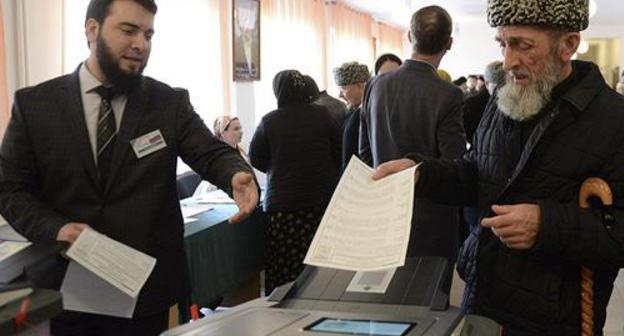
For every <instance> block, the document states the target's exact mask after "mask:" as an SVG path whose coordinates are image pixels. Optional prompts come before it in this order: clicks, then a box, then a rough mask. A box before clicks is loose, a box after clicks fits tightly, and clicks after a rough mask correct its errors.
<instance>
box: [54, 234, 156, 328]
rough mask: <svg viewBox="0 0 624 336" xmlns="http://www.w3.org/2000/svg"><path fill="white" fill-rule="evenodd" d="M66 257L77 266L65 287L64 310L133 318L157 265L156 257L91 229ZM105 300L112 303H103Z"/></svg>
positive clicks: (66, 281)
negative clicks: (138, 302)
mask: <svg viewBox="0 0 624 336" xmlns="http://www.w3.org/2000/svg"><path fill="white" fill-rule="evenodd" d="M66 254H67V256H68V257H70V258H71V259H72V260H73V261H75V263H74V262H72V263H70V267H69V268H68V270H67V273H66V274H65V279H64V281H63V285H62V287H61V292H62V293H63V298H64V299H63V301H64V308H65V309H67V310H77V311H83V312H90V313H96V314H105V315H113V316H123V317H131V316H132V312H133V311H134V306H135V304H136V299H137V297H138V295H139V292H140V291H141V289H142V288H143V286H144V285H145V282H146V281H147V279H148V277H149V275H150V274H151V273H152V271H153V270H154V266H155V265H156V259H155V258H153V257H151V256H149V255H147V254H145V253H143V252H140V251H137V250H135V249H133V248H131V247H129V246H126V245H124V244H122V243H120V242H117V241H115V240H113V239H110V238H108V237H106V236H105V235H103V234H100V233H98V232H96V231H94V230H91V229H86V230H84V231H83V232H82V233H81V234H80V236H78V239H76V241H75V242H74V243H73V244H72V246H71V247H70V248H69V250H67V253H66ZM78 264H79V265H78ZM72 265H73V266H72ZM113 293H114V294H113ZM66 298H71V299H69V300H67V299H66ZM103 300H104V301H107V302H108V303H110V304H109V305H104V304H101V302H103ZM112 308H114V309H112Z"/></svg>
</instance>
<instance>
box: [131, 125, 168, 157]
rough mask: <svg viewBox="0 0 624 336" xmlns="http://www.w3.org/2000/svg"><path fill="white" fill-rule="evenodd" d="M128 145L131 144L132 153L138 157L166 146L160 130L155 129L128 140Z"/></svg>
mask: <svg viewBox="0 0 624 336" xmlns="http://www.w3.org/2000/svg"><path fill="white" fill-rule="evenodd" d="M130 145H132V149H133V150H134V154H136V156H137V158H138V159H140V158H142V157H144V156H146V155H149V154H152V153H154V152H156V151H158V150H161V149H163V148H165V147H167V143H166V142H165V138H164V137H163V136H162V134H161V133H160V130H155V131H152V132H149V133H147V134H145V135H142V136H140V137H138V138H136V139H133V140H130Z"/></svg>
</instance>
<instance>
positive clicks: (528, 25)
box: [0, 0, 624, 335]
mask: <svg viewBox="0 0 624 336" xmlns="http://www.w3.org/2000/svg"><path fill="white" fill-rule="evenodd" d="M156 11H157V7H156V4H155V3H154V2H153V1H152V0H133V1H121V0H91V2H90V5H89V8H88V11H87V19H86V23H85V29H86V37H87V40H88V44H89V48H90V55H89V58H88V59H87V60H86V61H85V62H84V63H82V64H81V65H80V66H79V67H78V69H77V70H76V72H75V73H73V74H70V75H67V76H63V77H59V78H56V79H52V80H50V81H48V82H45V83H42V84H40V85H38V86H35V87H32V88H26V89H22V90H19V91H18V92H17V93H16V96H15V103H14V107H13V112H12V117H11V121H10V124H9V126H8V128H7V131H6V134H5V137H4V140H3V142H2V146H1V147H0V213H2V215H3V216H4V217H5V218H6V219H7V220H8V221H9V222H10V223H11V225H12V226H13V227H14V228H15V229H16V230H17V231H18V232H20V233H21V234H23V235H24V236H26V237H27V238H29V239H30V240H32V241H35V242H38V241H50V240H59V241H64V242H67V243H68V244H71V243H73V242H74V241H75V240H76V239H77V237H78V236H79V235H80V233H81V232H82V231H83V230H85V229H87V228H92V229H95V230H97V231H100V232H102V233H104V234H106V235H108V236H109V237H111V238H113V239H115V240H118V241H120V242H122V243H124V244H126V245H129V246H131V247H134V248H136V249H138V250H141V251H143V252H145V253H147V254H149V255H152V256H154V257H156V258H157V259H158V263H157V264H156V268H155V269H154V272H153V274H152V275H151V276H150V278H149V280H148V281H147V283H146V285H145V288H144V289H143V291H142V292H141V294H140V296H139V301H138V304H137V307H136V310H135V313H134V317H133V318H132V319H121V318H114V317H109V316H101V315H95V314H88V313H77V312H69V311H65V312H63V313H62V314H61V315H60V316H59V317H56V318H54V319H53V320H52V324H51V327H52V332H53V334H55V335H74V334H115V333H119V334H129V335H130V334H158V333H159V332H160V331H162V330H164V329H165V328H166V318H167V309H168V308H169V306H171V305H173V304H174V303H176V302H180V301H182V300H184V299H186V297H188V294H189V290H190V289H189V286H190V285H189V279H188V269H187V265H186V262H184V261H185V260H186V258H185V257H184V247H183V231H182V230H183V224H182V217H181V214H180V210H179V204H178V199H177V196H176V192H175V171H176V163H177V158H178V157H181V158H182V159H183V160H184V162H186V163H187V164H188V165H189V166H190V167H191V168H192V169H193V170H195V171H196V172H198V173H199V175H201V177H202V178H203V179H204V180H207V181H210V182H211V183H213V184H214V185H216V186H218V187H219V188H220V189H222V190H224V191H226V192H227V193H229V194H230V195H231V196H232V197H233V198H234V200H235V202H236V204H237V206H238V207H239V209H240V212H239V213H237V214H236V215H234V216H233V217H232V218H231V222H237V221H240V220H242V219H243V218H245V217H246V216H247V215H249V214H250V213H251V212H253V211H254V209H255V208H256V206H257V204H258V199H259V188H258V186H257V184H256V179H255V174H254V170H253V169H254V168H255V169H257V170H258V171H261V172H263V173H266V175H267V187H266V191H265V197H264V202H263V204H262V205H263V208H264V211H265V213H266V215H267V218H268V224H267V226H266V229H265V245H266V289H267V291H268V292H270V291H271V290H273V289H274V288H276V287H277V286H280V285H282V284H284V283H287V282H289V281H293V280H294V279H296V277H297V276H298V274H299V273H300V272H301V271H302V269H303V267H304V265H303V258H304V256H305V254H306V251H307V249H308V246H309V245H310V242H311V240H312V238H313V236H314V233H315V231H316V228H317V227H318V225H319V223H320V221H321V218H322V215H323V213H324V211H325V208H326V207H327V205H328V203H329V200H330V198H331V195H332V193H333V191H334V189H335V187H336V185H337V183H338V180H339V178H340V176H341V173H342V171H343V170H344V168H345V167H346V165H347V163H348V162H349V160H351V158H352V157H353V156H356V157H359V158H360V159H361V160H363V161H364V162H366V163H368V164H370V165H371V166H373V167H375V169H376V170H375V176H374V178H376V179H379V178H383V177H384V176H387V175H389V174H392V173H395V172H398V171H400V170H403V169H406V168H409V167H413V166H415V165H416V164H419V166H418V168H417V170H416V186H415V192H416V198H415V201H414V204H413V207H414V217H413V220H412V224H411V225H412V228H411V234H410V241H409V248H408V256H441V257H444V258H445V259H446V260H447V261H448V264H449V265H450V267H449V268H448V270H447V273H446V275H445V277H444V279H443V282H442V286H441V287H442V288H441V289H442V290H443V291H444V292H445V293H446V294H449V293H450V288H451V282H452V273H453V268H452V266H454V265H456V267H457V270H458V272H459V274H460V276H461V277H462V279H463V280H464V281H465V282H466V289H465V293H464V296H463V302H462V309H463V311H464V312H466V313H472V314H479V315H483V316H486V317H489V318H492V319H494V320H495V321H496V322H498V323H499V324H501V325H502V328H503V330H504V332H505V335H546V334H548V335H551V334H552V335H580V328H581V323H580V316H581V305H580V302H581V297H580V296H581V292H580V287H581V285H580V276H579V272H580V268H581V266H582V265H583V266H587V267H590V268H591V269H592V270H593V274H594V306H593V312H594V315H593V316H594V318H593V322H594V324H593V326H594V332H595V334H597V335H599V334H601V333H602V327H603V325H604V322H605V318H606V306H607V304H608V302H609V298H610V296H611V292H612V291H613V283H614V280H615V277H616V275H617V272H618V270H619V268H620V267H622V266H624V218H623V217H624V212H622V208H621V207H622V202H623V201H624V195H623V193H624V169H623V168H622V167H623V164H624V153H622V148H624V132H621V130H622V129H623V128H624V98H623V97H621V96H620V95H618V94H617V93H616V91H614V90H613V89H611V88H609V87H608V86H607V85H606V84H605V81H604V78H603V77H602V75H601V73H600V71H599V69H598V67H597V66H596V65H595V64H593V63H590V62H584V61H574V60H572V58H573V55H574V53H575V52H576V49H577V48H578V45H579V42H580V33H579V32H580V31H582V30H584V29H585V28H587V26H588V5H587V1H581V0H549V1H543V2H536V1H529V0H515V1H508V0H488V16H487V19H488V23H489V24H490V25H491V26H492V27H494V28H496V41H497V43H498V44H499V45H500V48H501V51H502V59H501V60H492V62H491V63H489V64H488V65H487V66H486V68H485V69H484V71H483V75H470V76H467V78H463V77H462V78H459V79H457V80H455V81H451V77H450V76H449V74H448V72H446V71H444V70H442V69H439V65H440V63H441V61H442V59H443V58H444V57H445V55H446V54H447V53H448V52H449V50H451V47H452V45H453V38H452V36H451V35H452V34H451V33H452V30H453V29H452V27H453V20H452V18H451V16H450V15H449V13H448V12H447V11H446V10H445V9H444V8H442V7H439V6H427V7H423V8H421V9H419V10H418V11H417V12H415V13H414V14H413V16H412V18H411V22H410V30H409V40H410V43H411V44H412V47H413V48H412V54H411V55H410V57H409V58H408V59H406V60H401V58H399V57H397V56H396V55H392V54H384V55H382V56H380V57H379V58H378V59H377V61H376V62H375V67H374V71H373V74H371V72H370V71H369V69H368V67H367V66H366V65H364V64H360V63H357V62H347V63H344V64H342V65H341V66H340V67H337V68H336V69H334V71H333V75H334V78H333V80H334V81H335V84H336V85H337V86H338V87H339V89H340V94H339V97H338V98H335V97H332V96H330V95H329V94H328V93H327V92H326V91H321V90H320V89H319V87H318V85H317V83H316V82H315V81H314V79H313V78H312V76H310V75H306V74H302V73H300V72H299V71H297V70H294V69H292V70H284V71H281V72H279V73H278V74H276V75H275V77H274V79H273V92H274V95H275V100H276V104H275V105H276V108H275V110H273V111H271V112H269V113H267V114H266V115H264V117H263V118H262V120H261V121H260V123H259V124H258V125H257V127H256V129H255V132H254V134H253V136H252V138H251V143H250V146H249V152H248V153H247V152H246V151H244V150H243V148H242V147H241V145H240V144H241V140H242V136H243V134H242V125H241V121H240V120H239V119H238V118H236V117H229V116H223V117H220V118H218V119H217V120H216V121H215V122H214V125H213V126H214V127H213V132H211V131H210V130H209V129H208V128H207V127H206V125H205V124H204V123H203V121H202V120H201V119H200V118H199V116H198V115H197V114H196V113H195V112H194V110H193V107H192V105H191V104H190V102H189V97H188V93H187V92H186V91H185V90H181V89H173V88H171V87H169V86H167V85H166V84H164V83H162V82H159V81H157V80H154V79H151V78H148V77H144V76H143V75H142V71H143V69H144V67H145V65H146V64H147V61H148V58H149V54H150V48H151V39H152V35H153V32H154V30H153V22H154V16H155V14H156ZM623 78H624V76H623ZM623 88H624V80H622V81H621V83H620V84H619V85H618V87H617V89H618V90H619V91H620V92H622V90H624V89H623ZM67 125H71V126H72V127H70V129H68V128H67ZM155 131H156V133H154V132H155ZM145 137H149V139H148V140H149V141H147V142H145V141H143V140H144V139H145ZM163 139H164V140H165V141H163ZM138 140H141V141H138ZM144 143H147V145H146V146H148V147H149V146H153V148H152V147H149V148H147V147H142V146H144V145H141V144H144ZM130 147H132V149H133V150H129V149H130ZM156 147H157V148H156ZM154 148H156V149H155V150H152V149H154ZM147 149H149V150H150V151H148V152H147V154H142V153H143V151H147ZM68 151H71V152H73V153H76V155H72V156H68V155H67V152H68ZM252 167H253V168H252ZM591 176H597V177H601V178H603V179H604V180H606V181H607V183H608V184H609V186H610V187H611V189H612V192H613V198H614V205H613V206H612V207H609V208H606V207H602V208H601V207H595V208H591V209H581V208H580V207H579V206H578V205H577V199H578V190H579V187H580V185H581V183H582V182H583V181H584V180H585V179H586V178H588V177H591ZM129 212H132V213H133V216H127V213H129ZM55 262H56V266H55V267H54V270H55V272H53V273H50V277H49V279H48V280H49V281H48V282H49V286H50V287H57V288H58V286H59V284H60V281H61V279H62V274H63V273H64V271H65V269H66V267H67V260H65V259H62V258H59V259H58V260H56V261H55Z"/></svg>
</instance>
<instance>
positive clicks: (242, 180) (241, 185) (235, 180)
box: [229, 172, 258, 224]
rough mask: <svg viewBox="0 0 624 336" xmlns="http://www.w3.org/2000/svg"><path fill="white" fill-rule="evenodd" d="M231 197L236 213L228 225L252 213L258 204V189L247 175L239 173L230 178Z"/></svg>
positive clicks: (250, 176)
mask: <svg viewBox="0 0 624 336" xmlns="http://www.w3.org/2000/svg"><path fill="white" fill-rule="evenodd" d="M232 196H233V197H234V202H236V205H237V206H238V212H237V213H236V214H234V215H233V216H232V217H230V219H229V222H230V224H233V223H237V222H240V221H242V220H243V219H245V218H247V216H249V215H251V213H253V211H254V209H255V208H256V205H257V204H258V187H257V186H256V182H255V181H254V178H253V176H252V175H251V174H249V173H244V172H239V173H236V174H234V176H233V177H232Z"/></svg>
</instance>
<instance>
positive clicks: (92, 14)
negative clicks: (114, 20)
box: [85, 0, 158, 24]
mask: <svg viewBox="0 0 624 336" xmlns="http://www.w3.org/2000/svg"><path fill="white" fill-rule="evenodd" d="M132 1H134V2H136V3H138V4H139V5H141V6H142V7H143V8H145V9H146V10H148V11H149V12H150V13H152V14H154V15H156V11H158V6H156V2H155V1H154V0H132ZM113 2H115V0H91V2H89V7H87V15H86V17H85V23H86V22H87V20H89V19H94V20H95V21H97V23H99V24H102V23H103V22H104V19H106V17H107V16H108V14H109V11H110V6H111V5H112V4H113Z"/></svg>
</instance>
